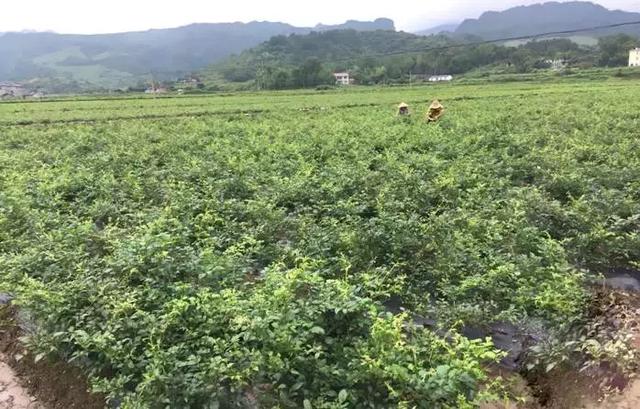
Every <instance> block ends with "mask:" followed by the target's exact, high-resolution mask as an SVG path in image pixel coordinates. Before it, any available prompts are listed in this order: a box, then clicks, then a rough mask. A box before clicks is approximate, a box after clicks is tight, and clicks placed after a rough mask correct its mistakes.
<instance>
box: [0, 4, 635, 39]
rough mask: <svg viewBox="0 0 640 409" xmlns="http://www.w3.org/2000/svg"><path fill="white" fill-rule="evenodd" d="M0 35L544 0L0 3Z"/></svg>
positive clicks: (411, 24) (413, 20) (445, 19)
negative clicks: (0, 16) (30, 31)
mask: <svg viewBox="0 0 640 409" xmlns="http://www.w3.org/2000/svg"><path fill="white" fill-rule="evenodd" d="M0 2H1V3H3V4H2V6H1V7H0V9H1V10H2V15H3V18H2V19H0V32H4V31H22V30H36V31H55V32H58V33H74V34H76V33H77V34H97V33H113V32H122V31H135V30H147V29H150V28H168V27H177V26H181V25H186V24H191V23H218V22H232V21H243V22H248V21H253V20H259V21H263V20H267V21H282V22H285V23H290V24H293V25H296V26H305V27H308V26H315V25H316V24H317V23H323V24H337V23H342V22H344V21H346V20H348V19H354V20H372V19H375V18H377V17H388V18H391V19H393V20H394V21H395V22H396V27H397V28H398V29H399V30H404V31H415V30H420V29H426V28H430V27H433V26H436V25H439V24H445V23H451V22H459V21H461V20H463V19H464V18H475V17H478V16H479V15H480V14H481V13H482V12H483V11H487V10H496V11H499V10H504V9H507V8H509V7H513V6H516V5H522V4H534V3H540V2H541V0H404V1H392V0H384V1H383V0H364V1H356V0H352V1H345V0H321V1H315V2H309V1H305V0H233V1H224V0H223V1H221V0H218V1H215V0H180V1H169V0H0ZM596 2H597V3H599V4H602V5H603V6H605V7H607V8H610V9H621V10H626V11H637V12H640V0H598V1H596Z"/></svg>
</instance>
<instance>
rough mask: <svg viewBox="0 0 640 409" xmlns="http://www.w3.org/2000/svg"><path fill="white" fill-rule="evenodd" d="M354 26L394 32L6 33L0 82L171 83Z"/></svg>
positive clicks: (219, 27) (377, 24) (231, 26)
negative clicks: (287, 38)
mask: <svg viewBox="0 0 640 409" xmlns="http://www.w3.org/2000/svg"><path fill="white" fill-rule="evenodd" d="M335 28H338V29H342V28H353V29H357V30H377V29H390V30H393V29H394V26H393V21H391V20H388V19H378V20H376V21H373V22H358V21H348V22H347V23H345V24H343V25H337V26H318V27H316V28H305V27H294V26H291V25H289V24H283V23H272V22H251V23H246V24H245V23H221V24H192V25H189V26H185V27H179V28H172V29H161V30H148V31H143V32H129V33H118V34H102V35H69V34H56V33H5V34H4V35H1V36H0V56H2V57H1V58H0V81H1V80H17V81H25V80H33V79H40V80H41V81H48V82H49V83H51V82H52V81H57V82H58V83H60V84H64V86H68V87H72V88H80V89H82V88H96V87H104V88H116V87H122V86H127V85H131V84H133V83H135V82H136V81H141V80H147V79H150V78H151V77H153V78H155V79H175V78H176V77H178V76H181V75H184V74H186V73H190V72H192V71H195V70H198V69H201V68H203V67H206V66H207V65H209V64H212V63H215V62H218V61H221V60H223V59H224V58H226V57H228V56H230V55H232V54H234V53H240V52H241V51H243V50H245V49H248V48H250V47H253V46H256V45H258V44H260V43H261V42H263V41H266V40H268V39H269V38H271V37H273V36H277V35H289V34H306V33H309V32H311V31H313V30H318V31H322V30H328V29H335Z"/></svg>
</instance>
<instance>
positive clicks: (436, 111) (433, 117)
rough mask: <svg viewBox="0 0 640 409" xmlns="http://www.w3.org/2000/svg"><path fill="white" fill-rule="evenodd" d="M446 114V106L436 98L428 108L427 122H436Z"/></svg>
mask: <svg viewBox="0 0 640 409" xmlns="http://www.w3.org/2000/svg"><path fill="white" fill-rule="evenodd" d="M442 115H444V107H443V106H442V104H441V103H440V101H438V100H437V99H436V100H434V101H433V102H432V103H431V105H429V109H428V110H427V122H435V121H437V120H438V119H440V118H441V117H442Z"/></svg>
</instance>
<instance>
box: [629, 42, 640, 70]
mask: <svg viewBox="0 0 640 409" xmlns="http://www.w3.org/2000/svg"><path fill="white" fill-rule="evenodd" d="M629 67H640V48H637V47H636V48H634V49H633V50H631V51H629Z"/></svg>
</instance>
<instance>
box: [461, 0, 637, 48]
mask: <svg viewBox="0 0 640 409" xmlns="http://www.w3.org/2000/svg"><path fill="white" fill-rule="evenodd" d="M634 20H640V13H631V12H625V11H620V10H608V9H607V8H605V7H603V6H601V5H599V4H595V3H592V2H588V1H571V2H566V3H560V2H556V1H553V2H547V3H540V4H533V5H528V6H517V7H512V8H510V9H507V10H504V11H487V12H485V13H483V14H482V15H481V16H480V17H479V18H477V19H467V20H465V21H463V22H462V24H460V26H459V27H458V28H457V29H456V34H472V35H476V36H479V37H482V38H485V39H488V40H493V39H499V38H503V37H513V36H524V35H535V34H540V33H545V32H550V31H562V30H573V29H582V28H590V27H596V26H603V25H608V24H617V23H623V22H629V21H634ZM617 31H618V32H619V31H620V30H617ZM629 31H630V32H638V28H637V27H631V28H629ZM590 34H592V35H602V34H606V32H593V33H587V35H590Z"/></svg>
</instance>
